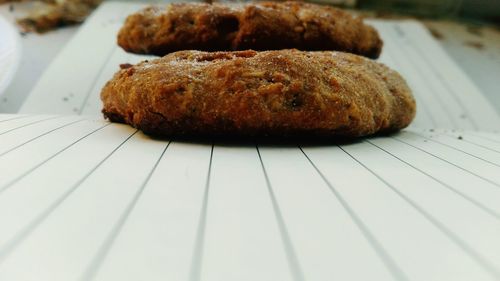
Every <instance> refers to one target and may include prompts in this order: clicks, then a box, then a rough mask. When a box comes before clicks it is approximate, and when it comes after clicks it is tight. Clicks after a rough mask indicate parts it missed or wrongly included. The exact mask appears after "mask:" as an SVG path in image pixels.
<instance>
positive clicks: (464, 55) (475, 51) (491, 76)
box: [0, 3, 500, 113]
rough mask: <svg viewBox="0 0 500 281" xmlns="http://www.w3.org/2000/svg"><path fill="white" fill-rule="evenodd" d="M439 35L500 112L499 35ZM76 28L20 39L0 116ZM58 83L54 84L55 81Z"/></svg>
mask: <svg viewBox="0 0 500 281" xmlns="http://www.w3.org/2000/svg"><path fill="white" fill-rule="evenodd" d="M12 5H13V7H14V10H13V11H11V9H10V5H9V4H4V5H0V16H3V17H5V18H6V19H7V20H9V21H11V22H14V21H15V18H16V17H20V16H22V15H23V14H24V13H25V12H26V10H27V8H29V4H25V3H24V4H23V3H21V4H19V3H17V4H12ZM426 25H427V26H431V27H432V28H433V29H434V30H437V31H438V32H439V33H440V34H441V35H442V38H440V40H439V42H440V43H441V44H442V45H443V47H444V48H445V50H446V51H447V52H448V53H449V54H450V56H451V57H452V58H453V59H454V60H455V61H456V62H457V63H458V65H459V66H460V67H461V68H462V69H463V70H464V71H465V72H466V73H467V74H468V75H469V76H470V77H471V79H472V80H473V81H474V82H475V83H476V84H477V86H478V87H479V89H481V90H482V92H483V93H484V94H485V96H486V97H487V98H488V99H489V100H490V102H491V103H492V104H493V105H494V106H495V107H496V108H497V110H499V111H500V90H499V88H498V82H497V80H498V77H500V31H498V30H495V29H494V28H481V29H479V32H477V31H478V30H475V31H474V32H470V28H468V27H467V26H466V25H465V24H458V23H454V22H450V21H437V22H436V21H434V22H426ZM77 30H78V26H74V27H66V28H61V29H59V30H56V31H52V32H48V33H45V34H42V35H39V34H34V33H30V34H26V35H24V36H22V37H21V42H22V48H23V50H22V52H23V55H22V59H21V65H20V66H19V68H18V70H17V73H16V75H15V77H14V79H13V81H12V82H11V84H10V85H9V87H8V88H7V89H6V91H5V94H4V95H3V97H2V99H1V100H0V113H15V112H17V111H18V109H19V108H20V106H21V105H22V103H23V101H24V100H25V98H26V97H27V95H28V94H29V93H30V91H31V89H32V88H33V86H34V85H35V83H36V82H37V80H38V78H39V77H40V75H41V74H42V73H43V71H44V69H45V68H46V67H47V66H48V65H49V64H50V62H51V61H52V60H53V59H54V57H55V56H56V55H57V54H58V53H59V51H60V50H61V49H62V48H63V47H64V46H65V44H66V43H67V42H68V41H69V40H70V39H71V38H72V36H73V35H74V34H75V32H76V31H77ZM54 83H57V81H54Z"/></svg>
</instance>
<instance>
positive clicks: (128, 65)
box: [120, 63, 133, 69]
mask: <svg viewBox="0 0 500 281" xmlns="http://www.w3.org/2000/svg"><path fill="white" fill-rule="evenodd" d="M132 66H133V65H132V64H130V63H121V64H120V69H127V68H131V67H132Z"/></svg>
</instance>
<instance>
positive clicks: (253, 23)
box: [118, 2, 383, 58]
mask: <svg viewBox="0 0 500 281" xmlns="http://www.w3.org/2000/svg"><path fill="white" fill-rule="evenodd" d="M118 44H119V45H120V46H121V47H122V48H123V49H125V50H126V51H129V52H134V53H145V54H155V55H165V54H167V53H169V52H174V51H179V50H187V49H189V50H203V51H223V50H246V49H254V50H278V49H288V48H296V49H300V50H337V51H345V52H350V53H355V54H359V55H363V56H367V57H370V58H377V57H378V56H379V55H380V52H381V49H382V44H383V43H382V40H381V39H380V37H379V35H378V33H377V31H376V30H375V29H374V28H372V27H371V26H368V25H365V24H364V23H363V22H362V20H361V19H360V18H355V17H353V16H352V15H350V14H349V13H347V12H345V11H342V10H340V9H337V8H333V7H329V6H321V5H316V4H308V3H303V2H281V3H278V2H258V3H248V4H235V3H233V4H229V3H215V4H205V3H174V4H169V5H168V6H166V7H164V8H160V7H149V8H146V9H144V10H142V11H140V12H138V13H135V14H132V15H130V16H129V17H128V18H127V20H126V22H125V25H124V26H123V27H122V29H121V30H120V32H119V34H118Z"/></svg>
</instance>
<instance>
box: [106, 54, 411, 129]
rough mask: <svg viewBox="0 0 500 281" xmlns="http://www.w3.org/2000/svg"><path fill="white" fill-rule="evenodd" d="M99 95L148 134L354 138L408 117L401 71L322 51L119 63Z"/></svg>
mask: <svg viewBox="0 0 500 281" xmlns="http://www.w3.org/2000/svg"><path fill="white" fill-rule="evenodd" d="M101 98H102V101H103V102H104V109H103V113H104V115H105V116H106V117H107V118H109V119H110V120H111V121H116V122H124V123H128V124H130V125H132V126H134V127H136V128H139V129H141V130H143V131H145V132H146V133H150V134H155V135H224V136H227V135H230V136H279V137H283V136H300V135H307V136H326V137H336V136H344V137H356V136H364V135H370V134H374V133H377V132H388V131H394V130H398V129H401V128H404V127H406V126H407V125H408V124H409V123H410V122H411V121H412V119H413V117H414V116H415V101H414V99H413V97H412V95H411V92H410V89H409V88H408V86H407V85H406V83H405V81H404V80H403V78H401V76H400V75H399V74H397V73H396V72H395V71H393V70H390V69H389V68H387V67H386V66H384V65H382V64H380V63H377V62H374V61H371V60H369V59H366V58H363V57H360V56H356V55H352V54H347V53H341V52H329V51H325V52H303V51H297V50H280V51H266V52H255V51H240V52H215V53H207V52H199V51H181V52H176V53H172V54H170V55H167V56H165V57H163V58H160V59H156V60H153V61H151V62H142V63H139V64H138V65H135V66H125V68H124V69H122V70H120V71H119V72H117V73H116V74H115V76H114V78H113V79H112V80H110V81H109V82H108V83H107V84H106V86H105V87H104V89H103V90H102V93H101Z"/></svg>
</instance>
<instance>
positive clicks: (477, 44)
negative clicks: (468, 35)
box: [464, 41, 484, 50]
mask: <svg viewBox="0 0 500 281" xmlns="http://www.w3.org/2000/svg"><path fill="white" fill-rule="evenodd" d="M464 45H465V46H469V47H472V48H474V49H477V50H483V49H484V44H483V43H481V42H477V41H465V42H464Z"/></svg>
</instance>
